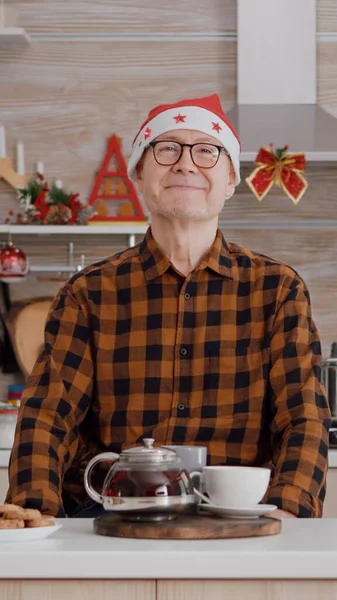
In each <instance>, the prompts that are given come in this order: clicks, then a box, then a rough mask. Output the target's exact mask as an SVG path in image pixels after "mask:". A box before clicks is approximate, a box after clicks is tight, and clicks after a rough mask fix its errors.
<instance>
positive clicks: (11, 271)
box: [0, 241, 29, 283]
mask: <svg viewBox="0 0 337 600" xmlns="http://www.w3.org/2000/svg"><path fill="white" fill-rule="evenodd" d="M28 271H29V262H28V260H27V258H26V255H25V253H24V252H23V251H22V250H21V249H20V248H17V247H16V246H14V244H13V243H12V242H11V241H9V242H8V244H7V245H6V246H5V247H4V248H3V249H2V250H1V252H0V281H4V282H6V283H16V282H18V281H22V279H23V278H24V277H25V276H26V275H27V273H28Z"/></svg>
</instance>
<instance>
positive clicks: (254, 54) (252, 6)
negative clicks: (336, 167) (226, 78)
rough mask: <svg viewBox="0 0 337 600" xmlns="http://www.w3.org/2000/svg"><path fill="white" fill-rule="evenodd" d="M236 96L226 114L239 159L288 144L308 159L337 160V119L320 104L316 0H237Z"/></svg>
mask: <svg viewBox="0 0 337 600" xmlns="http://www.w3.org/2000/svg"><path fill="white" fill-rule="evenodd" d="M237 4H238V24H237V30H238V40H237V49H238V77H237V85H238V96H237V104H236V105H235V106H234V107H233V108H232V109H231V110H229V111H228V117H229V118H230V119H231V121H232V122H233V124H234V125H235V127H236V128H237V130H238V133H239V135H240V138H241V143H242V154H241V161H242V162H245V161H249V162H250V161H254V159H255V158H256V155H257V152H258V150H259V148H260V147H261V146H266V145H267V146H268V145H269V143H270V142H273V143H274V145H275V147H276V148H277V147H278V148H281V147H283V146H285V145H286V144H288V145H289V151H290V152H305V154H306V159H307V161H326V162H329V161H337V119H336V118H334V117H333V116H332V115H330V114H329V113H328V112H327V111H326V110H324V109H323V108H322V107H320V106H318V105H317V95H316V87H317V83H316V72H317V69H316V54H317V50H316V14H317V13H316V0H282V2H279V0H253V1H252V0H237Z"/></svg>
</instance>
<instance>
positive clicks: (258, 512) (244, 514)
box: [200, 503, 277, 519]
mask: <svg viewBox="0 0 337 600" xmlns="http://www.w3.org/2000/svg"><path fill="white" fill-rule="evenodd" d="M200 508H202V509H204V510H206V511H207V512H210V513H212V514H214V515H217V516H218V517H232V518H234V519H243V518H245V519H247V518H250V519H255V518H257V517H262V516H263V515H267V514H268V513H270V512H272V511H273V510H276V508H277V506H275V505H274V504H257V505H256V506H253V507H252V508H227V507H226V506H215V504H206V503H205V504H200Z"/></svg>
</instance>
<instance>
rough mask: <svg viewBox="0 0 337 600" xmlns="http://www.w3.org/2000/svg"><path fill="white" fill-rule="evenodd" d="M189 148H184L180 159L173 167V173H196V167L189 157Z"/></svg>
mask: <svg viewBox="0 0 337 600" xmlns="http://www.w3.org/2000/svg"><path fill="white" fill-rule="evenodd" d="M190 150H191V148H189V147H188V146H185V147H184V148H183V151H182V153H181V157H180V158H179V160H178V162H176V164H175V165H173V170H174V171H175V172H178V173H179V172H182V173H196V172H197V171H198V167H196V166H195V164H194V162H193V160H192V157H191V152H190Z"/></svg>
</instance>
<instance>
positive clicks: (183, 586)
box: [157, 580, 337, 600]
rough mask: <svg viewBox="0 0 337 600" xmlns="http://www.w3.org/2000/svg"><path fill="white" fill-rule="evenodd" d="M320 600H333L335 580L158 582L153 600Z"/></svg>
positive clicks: (336, 596)
mask: <svg viewBox="0 0 337 600" xmlns="http://www.w3.org/2000/svg"><path fill="white" fill-rule="evenodd" d="M272 598H277V600H300V599H303V600H304V599H305V600H321V599H322V598H324V599H325V598H331V599H333V598H337V583H336V582H335V581H303V580H301V581H296V580H294V581H293V580H292V581H273V580H269V581H264V580H262V581H261V580H259V581H251V580H235V581H233V580H229V581H226V580H222V581H221V580H220V581H219V580H217V581H202V580H200V581H158V582H157V600H271V599H272Z"/></svg>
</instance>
